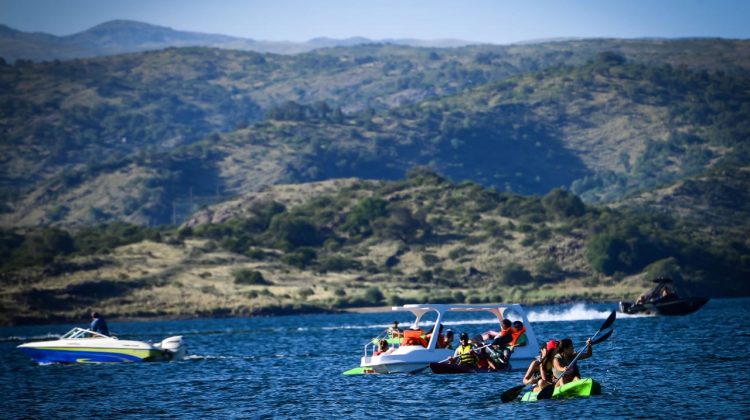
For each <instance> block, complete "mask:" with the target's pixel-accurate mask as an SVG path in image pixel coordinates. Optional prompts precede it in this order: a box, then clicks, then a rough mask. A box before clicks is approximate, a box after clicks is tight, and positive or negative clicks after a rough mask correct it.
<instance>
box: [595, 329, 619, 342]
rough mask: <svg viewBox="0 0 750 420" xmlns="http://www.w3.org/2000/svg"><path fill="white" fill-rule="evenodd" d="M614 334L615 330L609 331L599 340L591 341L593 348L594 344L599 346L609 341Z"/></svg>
mask: <svg viewBox="0 0 750 420" xmlns="http://www.w3.org/2000/svg"><path fill="white" fill-rule="evenodd" d="M613 332H615V330H609V331H607V332H606V333H605V334H604V335H603V336H601V337H599V338H597V339H596V340H591V345H592V346H593V345H594V344H599V343H601V342H602V341H604V340H606V339H608V338H609V336H610V335H612V333H613Z"/></svg>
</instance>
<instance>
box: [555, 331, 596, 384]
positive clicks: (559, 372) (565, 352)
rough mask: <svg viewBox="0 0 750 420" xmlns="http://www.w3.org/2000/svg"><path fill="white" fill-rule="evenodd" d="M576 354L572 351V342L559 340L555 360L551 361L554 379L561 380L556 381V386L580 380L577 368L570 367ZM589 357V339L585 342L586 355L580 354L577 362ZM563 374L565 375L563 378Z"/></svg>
mask: <svg viewBox="0 0 750 420" xmlns="http://www.w3.org/2000/svg"><path fill="white" fill-rule="evenodd" d="M577 355H578V353H577V352H575V351H573V340H571V339H570V338H563V339H562V340H560V346H559V347H558V349H557V354H556V355H555V358H554V359H552V374H553V375H554V376H555V379H558V378H560V376H562V378H561V379H560V380H559V381H557V384H556V386H561V385H565V384H567V383H568V382H573V381H575V380H578V379H581V372H579V371H578V366H572V367H570V362H571V361H573V359H575V358H576V356H577ZM589 357H591V339H590V338H589V339H588V340H586V353H584V354H582V355H581V357H579V358H578V360H583V359H588V358H589ZM568 367H570V370H568V372H567V373H566V372H565V370H566V369H568ZM563 373H565V375H564V376H563Z"/></svg>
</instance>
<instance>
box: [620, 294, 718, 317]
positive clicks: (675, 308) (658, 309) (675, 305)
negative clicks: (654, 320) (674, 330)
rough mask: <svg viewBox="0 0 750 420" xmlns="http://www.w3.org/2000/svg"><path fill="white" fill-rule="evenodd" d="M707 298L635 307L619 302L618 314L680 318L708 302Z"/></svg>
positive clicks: (677, 300) (628, 303)
mask: <svg viewBox="0 0 750 420" xmlns="http://www.w3.org/2000/svg"><path fill="white" fill-rule="evenodd" d="M708 300H709V299H708V298H695V297H694V298H682V299H674V300H670V301H666V302H656V303H645V304H643V305H635V304H633V303H630V302H620V312H622V313H625V314H629V315H638V314H642V315H665V316H681V315H688V314H691V313H693V312H695V311H697V310H698V309H700V308H702V307H703V305H705V304H706V302H708Z"/></svg>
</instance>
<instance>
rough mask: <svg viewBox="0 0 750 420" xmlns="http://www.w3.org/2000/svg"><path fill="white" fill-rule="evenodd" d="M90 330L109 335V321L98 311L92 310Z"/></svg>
mask: <svg viewBox="0 0 750 420" xmlns="http://www.w3.org/2000/svg"><path fill="white" fill-rule="evenodd" d="M89 330H91V331H93V332H97V333H99V334H103V335H106V336H109V327H107V321H105V320H104V317H102V316H101V315H99V313H98V312H91V326H90V327H89Z"/></svg>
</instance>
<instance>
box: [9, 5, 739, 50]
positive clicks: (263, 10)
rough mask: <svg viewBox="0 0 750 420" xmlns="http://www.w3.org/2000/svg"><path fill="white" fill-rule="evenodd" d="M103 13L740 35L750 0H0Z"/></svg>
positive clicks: (22, 23) (356, 25)
mask: <svg viewBox="0 0 750 420" xmlns="http://www.w3.org/2000/svg"><path fill="white" fill-rule="evenodd" d="M113 19H129V20H137V21H141V22H147V23H152V24H156V25H162V26H168V27H171V28H174V29H179V30H188V31H197V32H207V33H218V34H226V35H233V36H238V37H243V38H253V39H262V40H272V41H280V40H289V41H306V40H308V39H310V38H314V37H319V36H326V37H332V38H347V37H352V36H364V37H367V38H371V39H383V38H419V39H438V38H458V39H463V40H470V41H481V42H491V43H498V44H505V43H510V42H517V41H524V40H534V39H544V38H556V37H617V38H637V37H668V38H674V37H723V38H750V0H711V1H709V0H559V1H553V0H528V1H520V0H518V1H502V0H495V1H491V0H464V1H447V0H434V1H426V0H401V1H397V0H383V1H377V0H370V1H360V0H318V1H315V0H308V1H305V0H261V1H251V0H245V1H242V0H0V23H2V24H5V25H8V26H10V27H12V28H15V29H19V30H22V31H33V32H46V33H50V34H54V35H69V34H72V33H76V32H80V31H83V30H86V29H88V28H90V27H92V26H95V25H97V24H99V23H102V22H106V21H108V20H113Z"/></svg>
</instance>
